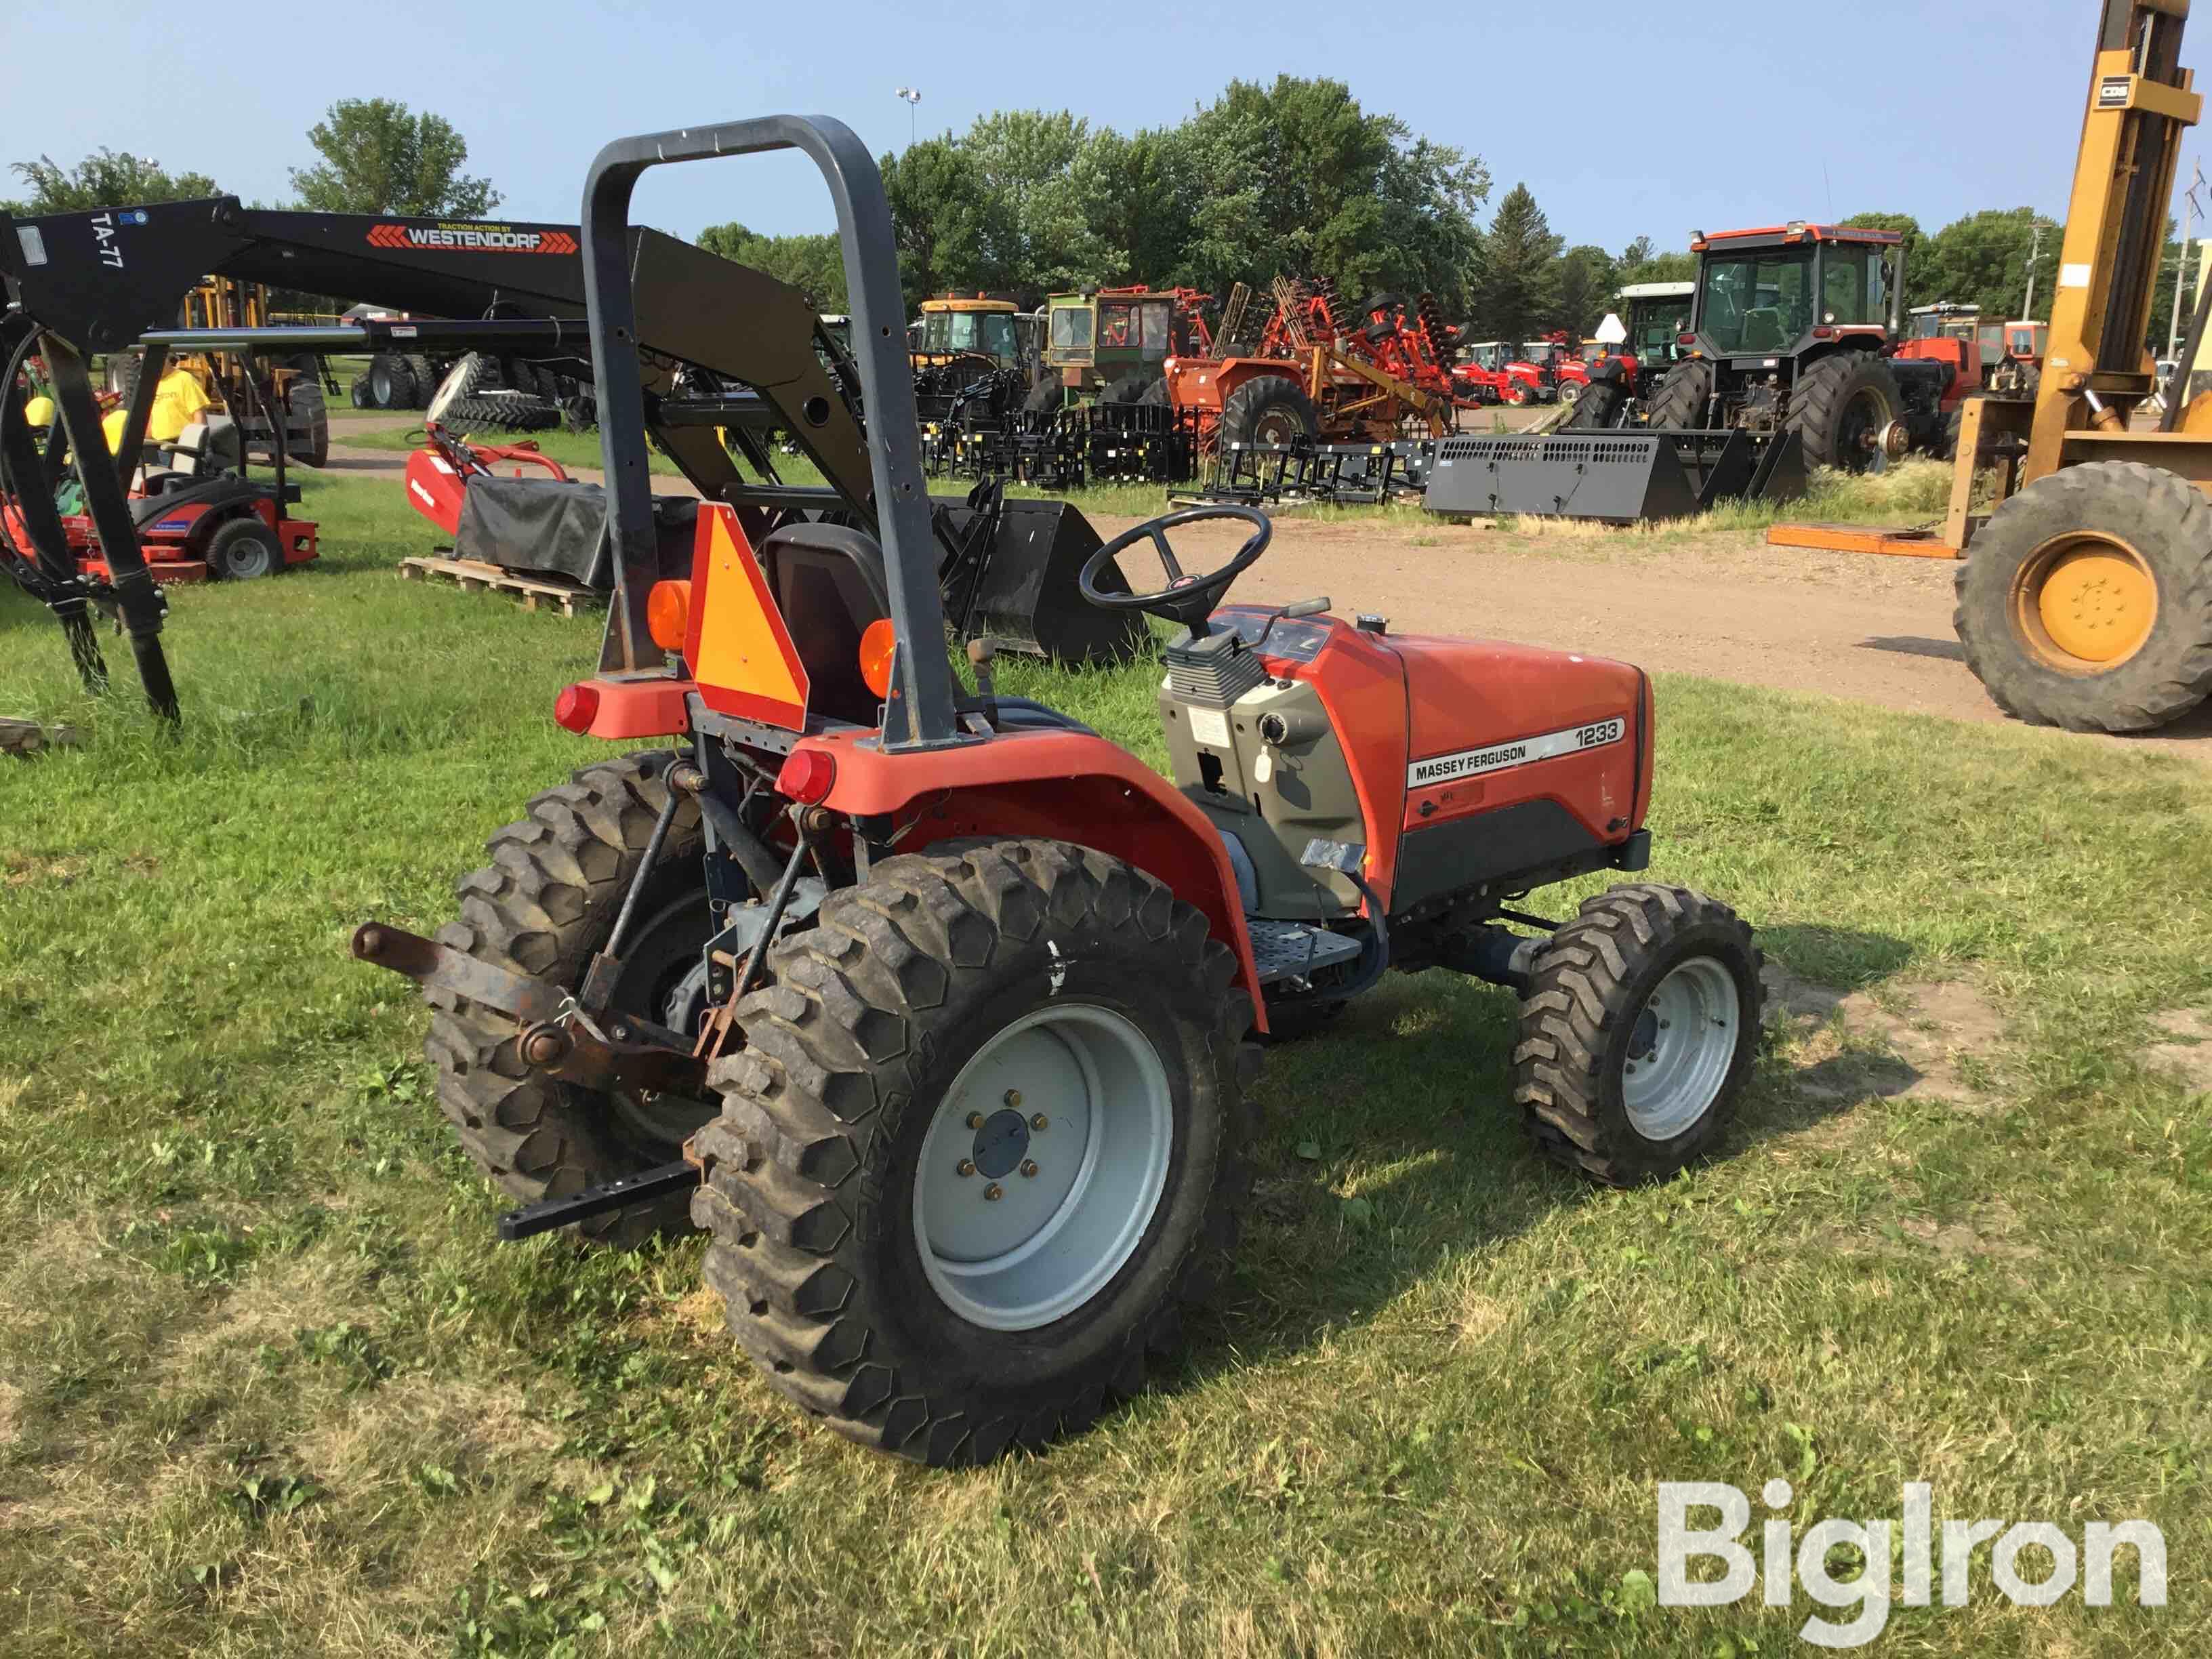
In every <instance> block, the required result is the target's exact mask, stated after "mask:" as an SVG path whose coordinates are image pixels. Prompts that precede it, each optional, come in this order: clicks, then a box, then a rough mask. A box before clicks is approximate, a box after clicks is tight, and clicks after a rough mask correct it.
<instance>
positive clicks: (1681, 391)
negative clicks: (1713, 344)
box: [1645, 358, 1713, 432]
mask: <svg viewBox="0 0 2212 1659" xmlns="http://www.w3.org/2000/svg"><path fill="white" fill-rule="evenodd" d="M1712 396H1713V366H1712V365H1711V363H1702V362H1698V361H1697V360H1696V359H1695V358H1691V359H1688V360H1686V361H1685V362H1679V363H1676V364H1674V366H1672V367H1671V368H1668V371H1667V378H1666V379H1665V380H1662V381H1661V382H1660V384H1659V389H1658V391H1657V392H1655V393H1653V395H1652V398H1651V408H1650V414H1649V416H1647V417H1646V422H1645V423H1646V424H1647V425H1650V426H1655V427H1665V428H1668V429H1669V430H1672V431H1676V432H1681V431H1692V432H1694V431H1697V430H1699V429H1700V428H1703V427H1704V426H1705V422H1706V421H1708V420H1709V419H1711V416H1708V415H1707V414H1706V413H1705V410H1706V408H1707V407H1708V405H1710V404H1711V402H1712Z"/></svg>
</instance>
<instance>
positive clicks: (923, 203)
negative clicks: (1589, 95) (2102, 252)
mask: <svg viewBox="0 0 2212 1659" xmlns="http://www.w3.org/2000/svg"><path fill="white" fill-rule="evenodd" d="M307 144H308V147H309V148H310V149H312V150H313V152H314V155H315V157H316V160H315V161H313V163H312V164H311V165H309V166H307V167H296V168H294V169H292V170H291V173H290V183H291V187H292V191H293V194H294V197H295V200H294V201H293V202H292V203H289V204H286V205H296V206H299V207H304V208H309V209H313V210H320V211H325V212H348V213H375V214H386V213H389V214H408V215H426V216H448V217H456V218H469V217H480V216H483V215H486V214H489V213H490V212H491V211H493V210H495V209H496V208H497V207H498V206H499V205H500V203H501V200H502V197H501V194H500V192H499V191H497V190H495V189H494V188H493V186H492V185H491V183H490V181H489V180H488V179H482V178H477V177H472V176H471V175H470V174H468V173H465V171H464V170H463V169H464V167H465V163H466V161H467V160H468V143H467V141H466V140H465V138H463V137H462V136H461V134H460V133H459V131H458V130H457V129H456V128H455V127H454V126H453V124H452V123H451V122H449V121H447V120H446V119H445V118H443V117H441V116H439V115H436V114H434V113H431V112H428V111H423V112H416V111H413V110H410V109H409V108H408V106H405V105H404V104H401V103H398V102H395V101H393V100H389V99H382V98H374V99H343V100H339V101H338V102H337V103H335V104H333V105H331V106H330V108H329V109H328V110H327V111H326V112H325V115H324V117H323V118H322V119H321V120H319V121H318V122H317V123H316V124H315V125H313V127H311V128H310V129H309V130H308V132H307ZM882 167H883V173H884V189H885V191H886V192H887V194H888V195H889V197H890V204H891V213H892V221H893V228H894V233H895V235H896V240H897V246H898V255H899V267H900V276H901V280H902V287H903V288H904V290H905V295H906V298H907V301H908V307H909V311H911V308H912V307H914V306H915V305H917V304H918V303H919V302H920V301H921V300H923V299H924V298H927V297H928V296H929V295H935V294H945V293H954V294H974V293H987V294H994V295H1006V296H1007V297H1010V298H1012V299H1013V300H1014V301H1016V302H1017V303H1018V304H1021V305H1023V306H1024V307H1031V306H1035V305H1036V304H1037V303H1039V302H1040V301H1042V299H1043V297H1044V295H1047V294H1049V293H1053V292H1056V291H1061V290H1066V289H1077V288H1083V287H1087V286H1096V285H1103V284H1109V283H1146V284H1148V285H1151V286H1153V287H1156V288H1176V287H1182V288H1192V289H1200V290H1202V291H1204V292H1206V293H1209V294H1212V295H1217V296H1220V295H1226V294H1227V293H1228V291H1229V289H1230V287H1231V284H1232V283H1237V282H1245V283H1252V284H1254V285H1255V287H1259V286H1261V285H1264V284H1265V283H1267V281H1268V279H1269V278H1271V277H1273V276H1276V275H1277V274H1285V275H1291V276H1325V277H1328V278H1329V279H1330V280H1331V281H1333V282H1334V283H1335V284H1336V286H1337V288H1338V289H1340V291H1341V292H1342V293H1344V294H1345V295H1346V297H1348V298H1355V299H1356V298H1363V297H1364V296H1366V295H1370V294H1375V293H1379V292H1383V291H1386V290H1388V291H1395V292H1398V293H1401V294H1407V295H1412V294H1415V293H1428V294H1431V295H1434V296H1435V297H1436V300H1437V304H1438V306H1439V307H1440V308H1441V309H1442V311H1443V314H1444V315H1445V316H1446V317H1447V318H1449V319H1454V320H1463V321H1464V323H1465V325H1466V327H1467V328H1468V331H1469V332H1470V334H1471V335H1472V336H1473V337H1477V338H1496V339H1527V338H1532V337H1537V336H1539V335H1541V334H1544V333H1547V332H1548V331H1552V330H1553V329H1562V330H1565V331H1567V332H1569V333H1571V334H1574V335H1577V336H1580V337H1588V336H1589V335H1590V334H1591V333H1593V332H1594V331H1595V329H1596V327H1597V325H1598V324H1599V322H1600V321H1601V319H1603V317H1604V316H1605V314H1606V313H1607V311H1609V310H1611V309H1613V295H1615V293H1617V292H1618V290H1619V289H1620V288H1621V287H1623V286H1624V285H1626V284H1627V283H1645V282H1664V281H1670V280H1686V279H1687V278H1688V277H1690V276H1692V275H1693V274H1694V272H1695V270H1696V263H1695V259H1694V258H1693V256H1692V255H1691V254H1690V253H1688V252H1686V251H1681V250H1662V249H1661V248H1659V247H1657V246H1656V245H1655V244H1654V243H1653V241H1652V240H1651V239H1650V237H1648V236H1646V237H1638V238H1637V239H1636V240H1633V241H1632V242H1630V243H1629V244H1627V246H1625V247H1623V248H1621V249H1620V250H1619V251H1618V252H1612V251H1608V250H1607V249H1606V248H1603V247H1601V246H1596V245H1595V244H1589V243H1583V244H1577V245H1575V246H1568V245H1567V243H1566V240H1565V238H1564V237H1562V236H1561V235H1559V234H1558V233H1557V232H1555V231H1553V229H1552V228H1551V224H1550V222H1549V220H1548V219H1547V217H1546V216H1545V214H1544V211H1543V210H1542V208H1541V206H1540V205H1539V204H1537V201H1536V198H1535V197H1534V194H1533V193H1532V192H1531V191H1529V189H1528V186H1527V185H1525V184H1518V185H1514V186H1513V188H1512V189H1511V190H1510V191H1507V192H1506V193H1505V194H1504V197H1502V198H1501V199H1500V200H1499V201H1498V204H1497V207H1496V209H1495V210H1494V211H1493V212H1492V213H1491V215H1490V217H1489V221H1488V222H1487V223H1485V222H1483V220H1482V212H1483V210H1484V209H1485V208H1486V207H1487V206H1488V204H1489V199H1490V194H1491V185H1492V180H1491V176H1490V173H1489V170H1488V168H1487V167H1486V166H1485V165H1484V163H1483V161H1482V159H1481V157H1480V156H1478V155H1471V154H1469V153H1468V152H1466V151H1463V150H1461V149H1455V148H1453V147H1452V146H1450V145H1446V144H1439V143H1435V142H1433V141H1432V140H1431V139H1428V138H1426V137H1422V136H1420V135H1419V134H1416V133H1414V132H1413V131H1412V130H1411V129H1410V128H1409V127H1408V126H1407V125H1406V123H1405V122H1404V121H1402V120H1401V119H1400V118H1398V117H1396V116H1395V115H1389V114H1383V113H1380V112H1375V111H1370V110H1368V109H1365V108H1364V107H1363V106H1361V104H1360V103H1359V100H1358V99H1357V98H1355V97H1354V96H1353V95H1352V91H1351V88H1348V87H1347V86H1346V85H1345V84H1344V83H1343V82H1340V81H1335V80H1330V79H1326V78H1316V77H1303V76H1279V77H1278V78H1277V79H1276V80H1275V81H1274V82H1273V83H1272V84H1269V85H1265V86H1262V85H1261V84H1258V83H1256V82H1246V81H1232V82H1230V83H1229V85H1228V87H1227V88H1225V89H1224V91H1223V92H1222V93H1221V94H1220V95H1219V96H1218V98H1216V99H1215V100H1213V101H1212V103H1210V104H1206V105H1203V106H1200V107H1198V108H1196V109H1195V110H1194V111H1193V112H1192V113H1191V114H1189V115H1188V116H1187V117H1185V118H1183V119H1182V120H1181V121H1179V122H1177V123H1176V124H1175V125H1171V126H1162V127H1154V128H1148V129H1146V130H1143V131H1138V132H1135V133H1133V134H1123V133H1121V132H1118V131H1115V130H1114V129H1112V128H1110V127H1103V126H1093V125H1091V123H1090V122H1088V121H1087V120H1085V118H1082V117H1081V116H1079V115H1075V114H1073V113H1072V112H1068V111H1066V110H1058V111H1046V110H1012V111H1006V112H1001V113H998V114H994V115H987V116H984V117H981V118H979V119H978V120H977V121H976V122H975V124H974V125H972V126H970V127H969V129H968V130H967V131H965V132H963V133H959V134H951V133H947V134H945V135H944V136H942V137H934V138H929V139H925V140H923V141H921V143H915V144H913V145H910V146H909V147H908V149H905V150H904V151H902V152H898V153H895V154H890V155H884V157H883V158H882ZM13 171H14V172H15V175H16V177H17V178H18V179H21V181H22V183H23V185H25V186H26V187H27V194H26V196H25V197H23V199H21V201H17V202H9V203H5V204H0V205H4V206H6V207H7V208H8V209H9V210H10V211H12V212H15V213H17V214H25V213H31V214H36V213H55V212H65V211H70V210H77V209H84V208H92V207H102V206H122V205H126V204H131V203H137V202H155V201H173V200H179V199H184V198H188V197H199V196H213V195H219V194H221V193H222V191H220V189H219V187H218V185H217V184H216V180H215V179H212V178H210V177H209V176H208V175H206V174H204V173H196V172H191V171H184V172H179V173H169V172H167V171H166V170H165V169H164V168H163V167H161V164H160V163H159V162H158V161H155V160H153V159H151V158H147V157H141V156H135V155H124V154H121V153H118V152H117V151H114V150H110V149H102V150H100V151H98V152H96V153H95V154H94V155H91V156H88V157H87V158H86V159H85V160H84V161H82V162H80V163H78V164H77V165H76V166H75V167H62V166H60V165H58V164H57V163H56V162H55V161H53V160H52V158H51V157H48V156H45V155H41V156H40V157H38V158H37V159H36V160H35V161H19V162H16V163H15V165H14V168H13ZM1844 223H1846V224H1851V225H1859V226H1867V227H1873V228H1882V229H1890V230H1895V231H1897V232H1899V234H1901V235H1902V236H1903V238H1904V242H1905V283H1906V289H1907V293H1906V301H1907V303H1908V304H1909V305H1922V304H1928V303H1933V302H1935V301H1947V300H1948V301H1956V302H1959V303H1962V304H1972V305H1978V306H1979V307H1981V308H1982V310H1983V313H1984V315H1990V316H1995V315H1999V314H2002V315H2004V316H2007V317H2010V316H2012V315H2015V313H2018V312H2019V310H2020V308H2021V304H2022V302H2023V301H2025V300H2026V298H2027V291H2028V275H2029V270H2030V265H2031V256H2032V255H2033V268H2034V270H2035V274H2036V278H2037V280H2036V284H2035V295H2034V301H2033V314H2034V315H2035V316H2037V317H2038V318H2039V319H2047V318H2048V317H2049V315H2050V303H2051V292H2052V287H2053V283H2052V278H2053V276H2054V274H2055V273H2056V271H2057V259H2058V250H2059V246H2060V243H2061V241H2062V240H2063V228H2062V227H2060V226H2058V225H2057V224H2055V223H2054V222H2052V221H2051V220H2049V219H2048V218H2045V217H2044V216H2041V215H2039V214H2038V213H2037V212H2036V211H2035V210H2033V209H2030V208H2024V207H2023V208H2008V209H1991V210H1984V211H1981V212H1978V213H1972V214H1969V215H1966V216H1964V217H1962V218H1960V219H1957V220H1954V221H1953V222H1951V223H1949V224H1947V225H1944V226H1943V227H1942V228H1940V229H1937V230H1936V231H1933V232H1929V231H1928V230H1925V229H1924V228H1923V227H1922V225H1921V224H1920V222H1919V221H1918V220H1917V219H1916V218H1915V217H1913V216H1911V215H1909V214H1899V213H1874V212H1869V213H1860V214H1856V215H1854V216H1851V217H1850V218H1849V219H1846V220H1845V221H1844ZM1711 228H1712V229H1716V230H1719V229H1725V228H1729V227H1726V226H1720V225H1716V226H1712V227H1711ZM2039 230H2040V233H2041V236H2040V242H2038V232H2039ZM2168 236H2169V240H2168V242H2167V246H2166V262H2165V266H2164V270H2163V275H2162V276H2161V279H2160V286H2159V289H2158V292H2157V294H2156V295H2155V297H2154V302H2153V306H2152V325H2153V331H2154V335H2155V336H2156V342H2155V343H2157V344H2159V345H2160V348H2161V349H2162V347H2163V344H2164V339H2165V333H2166V324H2167V320H2168V319H2169V317H2170V315H2171V312H2172V301H2173V294H2174V284H2175V282H2176V274H2177V271H2178V270H2179V266H2180V264H2181V263H2182V261H2181V260H2180V258H2179V252H2180V249H2179V243H2178V242H2175V241H2173V240H2171V237H2172V227H2171V226H2170V225H2169V227H2168ZM696 240H697V241H698V242H699V244H700V246H702V247H705V248H707V249H708V250H709V251H710V252H715V253H719V254H720V255H722V256H723V257H725V258H731V259H734V260H737V261H738V262H739V263H741V264H750V265H754V266H757V267H758V268H760V269H762V270H766V271H768V272H769V273H770V274H771V275H773V276H778V277H781V278H782V279H783V280H784V281H787V282H789V283H792V284H793V285H794V286H796V287H798V288H799V289H802V290H803V291H804V292H805V293H806V294H807V295H808V296H809V297H810V298H811V300H812V301H813V302H814V303H815V305H816V306H817V307H818V308H820V309H822V310H824V311H842V310H844V309H846V308H847V303H848V300H847V295H846V291H845V273H844V267H843V263H842V258H841V256H840V252H839V249H838V245H837V239H836V237H835V236H833V235H828V234H801V235H766V234H760V233H757V232H755V231H753V230H750V229H749V228H746V227H745V226H744V224H742V223H737V222H732V223H727V224H718V225H710V226H708V227H707V228H705V229H704V230H702V232H701V233H700V234H699V235H698V237H697V238H696ZM2192 263H2193V262H2192ZM2193 278H2194V271H2193V270H2191V272H2189V273H2187V276H2186V277H2185V279H2184V280H2185V282H2187V283H2190V285H2191V286H2193ZM336 297H338V298H341V299H343V298H346V297H348V296H336ZM2184 297H2185V303H2191V302H2193V299H2194V296H2193V295H2191V294H2189V293H2187V292H2186V290H2185V296H2184Z"/></svg>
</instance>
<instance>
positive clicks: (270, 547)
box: [207, 515, 284, 582]
mask: <svg viewBox="0 0 2212 1659" xmlns="http://www.w3.org/2000/svg"><path fill="white" fill-rule="evenodd" d="M207 562H208V569H209V571H210V574H213V575H214V577H215V578H216V580H217V581H226V582H246V581H256V580H259V579H260V578H261V577H264V576H273V575H275V574H276V573H277V572H278V571H280V570H282V569H283V568H284V544H283V543H282V542H280V541H278V540H277V539H276V532H275V531H273V530H271V529H270V527H269V526H267V525H265V524H264V523H262V522H261V520H258V519H256V518H253V517H252V516H250V515H249V516H248V517H246V518H243V519H233V520H231V521H230V522H229V523H228V524H221V525H217V526H216V530H215V534H214V535H212V536H210V537H209V538H208V544H207Z"/></svg>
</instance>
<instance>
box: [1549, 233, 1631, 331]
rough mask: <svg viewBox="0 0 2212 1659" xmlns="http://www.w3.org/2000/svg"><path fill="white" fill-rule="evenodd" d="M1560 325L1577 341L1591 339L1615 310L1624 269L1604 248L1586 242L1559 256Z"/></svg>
mask: <svg viewBox="0 0 2212 1659" xmlns="http://www.w3.org/2000/svg"><path fill="white" fill-rule="evenodd" d="M1558 283H1559V304H1558V312H1557V314H1558V316H1559V326H1560V327H1561V328H1564V329H1565V330H1566V331H1568V332H1569V333H1571V334H1572V335H1574V336H1575V337H1576V338H1577V339H1583V340H1586V339H1588V338H1589V337H1590V336H1591V335H1592V334H1594V333H1595V332H1596V331H1597V325H1599V324H1600V323H1601V322H1603V321H1604V320H1605V315H1606V313H1607V312H1608V311H1611V310H1612V309H1613V291H1614V290H1615V289H1618V288H1619V287H1620V269H1619V267H1618V266H1616V265H1615V264H1613V256H1612V255H1611V254H1609V253H1607V252H1606V251H1605V250H1604V249H1603V248H1601V247H1593V246H1589V244H1587V243H1585V244H1584V245H1583V246H1579V247H1571V248H1569V249H1568V250H1567V251H1566V252H1565V253H1563V254H1561V255H1560V256H1559V276H1558Z"/></svg>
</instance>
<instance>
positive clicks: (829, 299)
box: [697, 222, 847, 311]
mask: <svg viewBox="0 0 2212 1659" xmlns="http://www.w3.org/2000/svg"><path fill="white" fill-rule="evenodd" d="M697 240H698V244H699V246H701V247H703V248H705V249H706V250H707V252H709V253H718V254H720V256H721V257H722V258H725V259H729V260H732V261H734V262H735V263H736V264H741V265H750V266H751V267H752V268H753V269H754V270H764V271H766V272H767V273H768V274H769V276H774V277H775V278H777V279H778V280H779V281H781V282H786V283H790V284H791V285H792V286H793V288H795V289H798V290H799V292H800V293H802V294H804V295H805V296H806V298H807V301H808V303H809V304H811V305H812V306H813V307H814V308H815V309H816V310H817V311H843V310H845V309H846V308H847V298H846V294H845V257H844V254H843V252H842V250H841V249H840V248H839V246H838V244H837V238H836V236H835V235H833V234H826V233H825V234H817V235H797V236H763V234H761V233H760V232H758V231H757V230H748V229H747V228H745V227H744V226H743V225H741V224H737V223H734V222H733V223H731V224H726V225H709V226H708V227H707V228H706V229H704V230H702V231H701V232H700V233H699V235H698V238H697Z"/></svg>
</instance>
